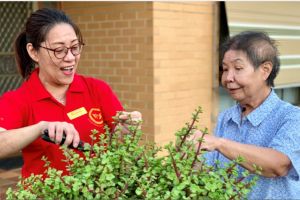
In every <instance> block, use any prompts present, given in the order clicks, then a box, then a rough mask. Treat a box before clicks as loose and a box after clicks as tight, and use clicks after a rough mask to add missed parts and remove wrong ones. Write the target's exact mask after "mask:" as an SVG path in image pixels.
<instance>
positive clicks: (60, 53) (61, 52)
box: [39, 43, 84, 59]
mask: <svg viewBox="0 0 300 200" xmlns="http://www.w3.org/2000/svg"><path fill="white" fill-rule="evenodd" d="M83 45H84V43H78V44H75V45H73V46H71V47H58V48H55V49H50V48H47V47H43V46H41V45H39V47H42V48H43V49H47V50H49V51H53V52H54V56H55V57H56V58H58V59H63V58H64V57H65V56H66V55H67V54H68V52H69V49H70V50H71V53H72V54H73V56H77V55H79V54H80V53H81V51H82V47H83Z"/></svg>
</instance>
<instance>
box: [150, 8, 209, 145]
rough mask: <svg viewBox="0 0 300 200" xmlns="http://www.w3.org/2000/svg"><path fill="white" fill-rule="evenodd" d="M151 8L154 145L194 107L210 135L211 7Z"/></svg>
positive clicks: (171, 134) (164, 140)
mask: <svg viewBox="0 0 300 200" xmlns="http://www.w3.org/2000/svg"><path fill="white" fill-rule="evenodd" d="M153 5H154V6H153V18H154V19H153V22H154V23H153V24H154V28H153V29H154V110H155V113H154V116H155V118H154V124H155V141H156V142H157V143H159V144H165V143H168V142H169V141H170V140H172V139H173V138H174V132H175V131H176V130H179V129H180V128H181V127H183V126H184V124H185V122H188V121H190V119H191V113H192V112H193V111H194V109H195V108H197V106H201V107H202V108H203V111H204V113H203V114H202V115H201V118H200V122H201V123H200V125H201V127H207V128H209V130H210V131H211V112H212V106H213V105H212V102H213V95H212V88H213V85H212V82H213V81H212V78H213V59H214V57H213V55H212V52H213V50H214V49H213V34H214V32H213V30H214V29H213V25H214V24H213V23H214V6H215V3H211V2H190V3H185V2H172V3H171V2H154V3H153Z"/></svg>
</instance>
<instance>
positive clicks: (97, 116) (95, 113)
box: [89, 108, 103, 125]
mask: <svg viewBox="0 0 300 200" xmlns="http://www.w3.org/2000/svg"><path fill="white" fill-rule="evenodd" d="M89 119H90V120H91V121H92V122H94V123H95V124H96V125H101V124H103V118H102V114H101V110H100V109H99V108H91V109H90V111H89Z"/></svg>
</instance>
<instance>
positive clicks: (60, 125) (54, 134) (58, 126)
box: [39, 121, 80, 148]
mask: <svg viewBox="0 0 300 200" xmlns="http://www.w3.org/2000/svg"><path fill="white" fill-rule="evenodd" d="M39 124H40V127H41V133H43V131H44V130H46V129H48V134H49V138H50V139H51V140H52V141H54V142H55V143H56V144H60V143H61V141H62V138H63V133H65V134H66V140H65V142H64V145H66V146H69V145H70V144H72V143H73V147H75V148H76V147H77V146H78V144H79V141H80V137H79V133H78V131H77V130H76V129H75V127H74V125H73V124H71V123H67V122H48V121H47V122H46V121H42V122H40V123H39Z"/></svg>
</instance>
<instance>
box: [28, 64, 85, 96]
mask: <svg viewBox="0 0 300 200" xmlns="http://www.w3.org/2000/svg"><path fill="white" fill-rule="evenodd" d="M38 74H39V68H36V69H35V70H34V71H33V72H32V73H31V75H30V77H29V79H28V80H27V81H26V84H27V85H28V86H29V90H30V91H31V93H32V96H33V98H35V99H36V100H41V99H45V98H51V94H50V93H49V92H48V91H47V90H46V89H45V87H44V86H43V84H42V82H41V80H40V78H39V76H38ZM83 91H84V87H83V81H82V79H81V78H80V76H78V75H77V74H75V76H74V80H73V82H72V83H71V85H70V87H69V89H68V92H83Z"/></svg>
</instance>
